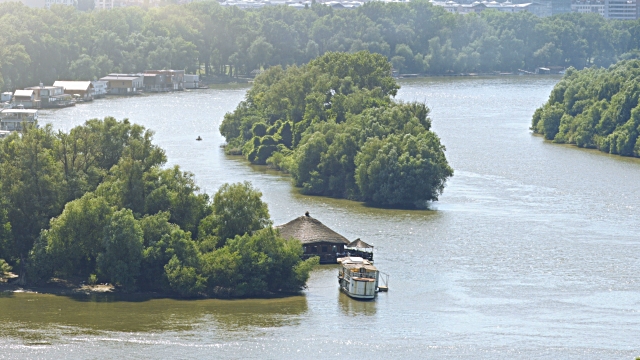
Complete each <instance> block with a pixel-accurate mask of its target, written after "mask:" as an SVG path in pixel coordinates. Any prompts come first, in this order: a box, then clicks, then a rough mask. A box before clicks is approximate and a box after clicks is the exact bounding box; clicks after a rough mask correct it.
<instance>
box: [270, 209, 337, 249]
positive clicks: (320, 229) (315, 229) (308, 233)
mask: <svg viewBox="0 0 640 360" xmlns="http://www.w3.org/2000/svg"><path fill="white" fill-rule="evenodd" d="M276 228H277V229H279V230H280V235H282V237H284V238H287V239H288V238H294V239H298V240H300V242H301V243H302V244H303V245H308V244H316V243H329V244H340V245H346V244H349V240H347V239H346V238H345V237H344V236H342V235H340V234H338V233H337V232H335V231H333V230H331V229H329V228H328V227H327V226H326V225H324V224H323V223H321V222H320V221H318V220H317V219H314V218H312V217H311V216H309V215H308V212H307V214H306V215H305V216H300V217H299V218H296V219H293V220H291V221H289V222H288V223H286V224H284V225H280V226H276Z"/></svg>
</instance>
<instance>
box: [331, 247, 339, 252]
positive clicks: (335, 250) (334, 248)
mask: <svg viewBox="0 0 640 360" xmlns="http://www.w3.org/2000/svg"><path fill="white" fill-rule="evenodd" d="M331 252H334V253H335V252H338V247H337V246H335V245H333V246H332V247H331Z"/></svg>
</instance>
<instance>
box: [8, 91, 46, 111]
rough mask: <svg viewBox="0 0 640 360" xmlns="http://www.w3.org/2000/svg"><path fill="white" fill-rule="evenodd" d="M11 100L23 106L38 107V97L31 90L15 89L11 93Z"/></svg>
mask: <svg viewBox="0 0 640 360" xmlns="http://www.w3.org/2000/svg"><path fill="white" fill-rule="evenodd" d="M13 102H14V104H15V105H17V106H20V105H22V106H23V107H25V108H28V109H30V108H39V107H40V97H36V93H35V91H33V90H16V91H15V92H14V93H13Z"/></svg>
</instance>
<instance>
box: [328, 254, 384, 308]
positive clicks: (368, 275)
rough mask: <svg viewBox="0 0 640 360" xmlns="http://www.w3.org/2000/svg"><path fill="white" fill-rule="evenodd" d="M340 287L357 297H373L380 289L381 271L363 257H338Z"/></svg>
mask: <svg viewBox="0 0 640 360" xmlns="http://www.w3.org/2000/svg"><path fill="white" fill-rule="evenodd" d="M338 263H340V272H339V273H338V282H339V283H340V289H341V290H342V291H344V292H345V293H346V294H347V295H349V296H351V297H352V298H355V299H373V298H375V297H376V292H377V291H378V276H379V271H378V269H376V267H375V266H373V264H372V263H371V262H370V261H368V260H365V259H363V258H361V257H353V256H348V257H343V258H339V259H338Z"/></svg>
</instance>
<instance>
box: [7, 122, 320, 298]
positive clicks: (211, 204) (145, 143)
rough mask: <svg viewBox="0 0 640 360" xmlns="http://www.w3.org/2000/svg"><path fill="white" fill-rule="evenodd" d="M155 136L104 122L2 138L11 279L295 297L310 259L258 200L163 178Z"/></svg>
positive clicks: (169, 175) (234, 190) (185, 178)
mask: <svg viewBox="0 0 640 360" xmlns="http://www.w3.org/2000/svg"><path fill="white" fill-rule="evenodd" d="M152 135H153V133H152V132H151V131H149V130H146V129H144V128H143V127H141V126H138V125H135V124H131V123H129V122H128V121H127V120H124V121H116V120H115V119H113V118H105V119H104V120H97V119H95V120H90V121H87V122H86V123H85V124H84V125H82V126H77V127H75V128H73V129H72V130H71V131H70V132H68V133H64V132H60V131H59V132H54V131H53V129H52V128H51V126H50V125H47V126H44V127H42V128H35V127H27V128H26V129H25V130H24V131H23V132H22V133H17V132H14V133H12V134H11V135H10V136H8V137H7V138H5V139H3V140H0V174H2V176H1V177H0V189H1V191H0V203H2V206H0V259H5V260H6V261H7V262H8V265H11V266H13V268H14V271H18V272H19V273H20V281H21V282H22V283H26V282H28V283H29V284H37V283H42V282H46V281H48V280H49V279H50V278H52V277H55V278H62V279H83V280H85V281H87V282H88V283H96V282H109V283H112V284H115V285H117V286H119V287H120V288H122V289H124V290H126V291H135V290H139V291H155V292H162V293H166V294H175V295H179V296H215V297H248V296H265V295H269V294H278V293H294V292H297V291H299V290H301V289H302V287H304V285H305V283H306V281H307V279H308V277H309V272H310V270H311V268H312V267H313V265H314V264H316V263H317V259H316V258H314V259H310V260H307V261H302V260H301V255H302V247H301V245H300V243H299V242H298V241H296V240H285V239H283V238H281V237H280V236H279V235H278V233H277V231H276V230H274V229H273V228H272V227H271V225H272V223H271V220H270V218H269V212H268V208H267V205H266V204H265V203H264V202H262V200H261V196H262V194H261V193H260V192H259V191H257V190H256V189H254V188H253V187H252V186H251V184H250V183H237V184H226V185H224V186H222V187H221V188H220V189H219V191H218V192H217V193H216V194H215V196H214V197H213V199H210V197H209V196H208V195H207V194H203V193H200V192H199V189H198V187H197V186H196V184H195V183H194V181H193V176H192V175H191V174H190V173H186V172H183V171H181V170H180V169H179V168H178V167H177V166H176V167H172V168H163V166H164V165H165V163H166V157H165V154H164V151H163V150H162V149H160V148H159V147H158V146H156V145H154V144H153V142H152ZM0 263H2V264H4V262H2V261H0ZM8 265H2V269H0V270H2V271H3V272H4V271H9V269H10V267H9V266H8Z"/></svg>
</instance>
